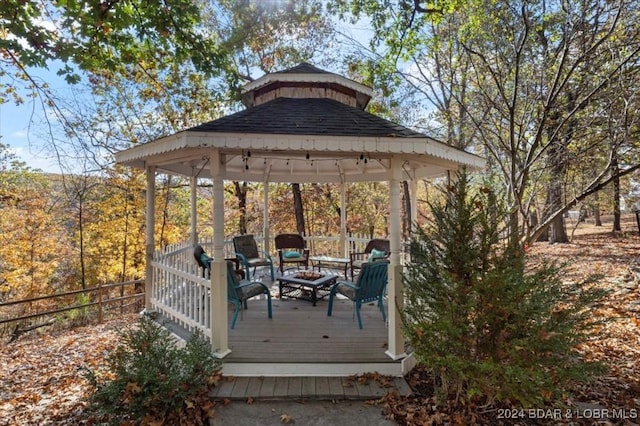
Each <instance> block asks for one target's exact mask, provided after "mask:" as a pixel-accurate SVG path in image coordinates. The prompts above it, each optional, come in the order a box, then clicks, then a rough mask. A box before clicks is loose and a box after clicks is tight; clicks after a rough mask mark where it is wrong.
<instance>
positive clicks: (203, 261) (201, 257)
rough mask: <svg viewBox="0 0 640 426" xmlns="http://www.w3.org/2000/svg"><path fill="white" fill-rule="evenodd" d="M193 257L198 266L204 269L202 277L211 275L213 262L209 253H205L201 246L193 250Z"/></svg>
mask: <svg viewBox="0 0 640 426" xmlns="http://www.w3.org/2000/svg"><path fill="white" fill-rule="evenodd" d="M193 257H194V258H195V259H196V262H197V263H198V266H199V267H200V268H202V277H203V278H204V277H205V276H206V275H207V274H210V273H211V261H212V260H213V259H212V258H211V257H209V255H208V254H207V252H205V251H204V249H203V248H202V246H201V245H200V244H198V245H196V246H195V248H194V249H193Z"/></svg>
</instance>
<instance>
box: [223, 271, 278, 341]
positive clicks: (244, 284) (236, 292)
mask: <svg viewBox="0 0 640 426" xmlns="http://www.w3.org/2000/svg"><path fill="white" fill-rule="evenodd" d="M260 294H266V295H267V314H268V316H269V318H272V314H271V292H270V291H269V288H268V287H267V286H266V285H264V284H263V283H261V282H259V281H248V280H242V281H240V279H239V277H238V275H237V274H236V271H235V270H234V265H233V262H231V261H227V300H228V301H229V302H230V303H233V306H234V312H233V318H232V319H231V329H232V330H233V328H234V327H235V326H236V320H237V319H238V312H240V311H241V310H242V309H247V300H249V299H251V298H252V297H255V296H258V295H260Z"/></svg>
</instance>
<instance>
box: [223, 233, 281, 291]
mask: <svg viewBox="0 0 640 426" xmlns="http://www.w3.org/2000/svg"><path fill="white" fill-rule="evenodd" d="M233 248H234V250H235V255H236V257H237V258H238V260H239V261H240V263H241V264H242V265H243V266H244V269H245V271H246V273H247V275H246V276H247V279H248V280H250V279H251V268H253V272H254V275H255V271H256V268H257V267H258V266H268V267H269V269H270V271H271V281H274V280H275V276H274V273H273V260H272V259H271V256H269V253H266V252H264V251H259V250H258V244H257V243H256V240H255V238H254V237H253V235H251V234H247V235H239V236H237V237H233ZM261 254H262V256H260V255H261Z"/></svg>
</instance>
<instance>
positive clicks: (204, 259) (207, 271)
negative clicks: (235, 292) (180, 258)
mask: <svg viewBox="0 0 640 426" xmlns="http://www.w3.org/2000/svg"><path fill="white" fill-rule="evenodd" d="M193 257H194V258H195V259H196V262H197V263H198V266H199V267H200V268H202V278H205V277H209V276H210V275H211V262H213V257H210V256H209V255H208V254H207V252H206V251H204V249H203V248H202V246H201V245H200V244H198V245H196V246H195V248H194V249H193ZM225 260H230V261H232V262H234V264H235V270H236V274H238V275H240V278H241V279H244V271H243V270H241V269H240V263H239V262H238V259H237V258H233V259H225Z"/></svg>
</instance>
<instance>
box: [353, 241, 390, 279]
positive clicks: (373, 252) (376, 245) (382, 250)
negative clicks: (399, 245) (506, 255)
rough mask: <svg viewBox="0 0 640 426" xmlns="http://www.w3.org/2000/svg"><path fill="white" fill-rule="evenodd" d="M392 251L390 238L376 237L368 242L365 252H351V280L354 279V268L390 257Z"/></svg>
mask: <svg viewBox="0 0 640 426" xmlns="http://www.w3.org/2000/svg"><path fill="white" fill-rule="evenodd" d="M390 251H391V249H390V245H389V240H383V239H380V238H374V239H373V240H370V241H369V242H368V243H367V246H366V247H365V248H364V251H363V252H361V253H350V254H349V257H350V264H349V267H350V268H351V280H352V281H353V277H354V270H356V269H361V268H362V265H363V264H364V263H365V262H374V261H376V260H383V259H388V258H389V254H391V253H390Z"/></svg>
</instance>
